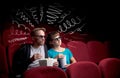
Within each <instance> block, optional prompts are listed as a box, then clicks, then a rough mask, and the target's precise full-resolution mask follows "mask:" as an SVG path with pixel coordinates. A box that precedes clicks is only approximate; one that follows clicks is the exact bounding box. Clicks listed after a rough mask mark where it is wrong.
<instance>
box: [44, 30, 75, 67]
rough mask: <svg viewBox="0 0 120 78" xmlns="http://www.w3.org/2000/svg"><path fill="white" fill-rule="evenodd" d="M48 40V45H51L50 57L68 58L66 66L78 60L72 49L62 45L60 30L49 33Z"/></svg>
mask: <svg viewBox="0 0 120 78" xmlns="http://www.w3.org/2000/svg"><path fill="white" fill-rule="evenodd" d="M46 41H47V42H48V43H49V44H48V45H49V47H50V49H49V50H48V57H50V58H56V59H61V58H63V59H66V61H65V62H66V64H65V66H64V67H65V68H66V67H68V66H69V65H70V64H72V63H75V62H76V60H75V58H74V57H73V54H72V52H71V51H70V49H68V48H63V47H61V44H62V41H61V37H60V33H59V32H57V31H54V32H51V33H49V34H48V37H47V40H46Z"/></svg>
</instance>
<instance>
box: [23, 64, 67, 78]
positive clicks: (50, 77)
mask: <svg viewBox="0 0 120 78" xmlns="http://www.w3.org/2000/svg"><path fill="white" fill-rule="evenodd" d="M23 76H24V78H67V75H66V73H65V72H64V71H63V70H62V69H60V68H58V67H49V66H43V67H36V68H32V69H30V70H27V71H25V73H24V75H23Z"/></svg>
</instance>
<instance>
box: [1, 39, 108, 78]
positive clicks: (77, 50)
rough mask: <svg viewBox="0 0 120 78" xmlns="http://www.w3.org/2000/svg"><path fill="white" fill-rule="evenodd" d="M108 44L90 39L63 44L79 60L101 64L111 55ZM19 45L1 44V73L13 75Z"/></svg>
mask: <svg viewBox="0 0 120 78" xmlns="http://www.w3.org/2000/svg"><path fill="white" fill-rule="evenodd" d="M106 45H108V43H107V44H106V43H105V44H103V43H102V42H99V41H89V42H87V43H84V42H82V41H70V42H68V43H67V44H64V43H63V44H62V46H64V47H68V48H69V49H70V50H71V51H72V53H73V56H74V57H75V58H76V60H77V61H78V62H79V61H92V62H94V63H96V64H99V62H100V61H101V60H102V59H105V58H108V57H110V54H109V50H108V46H106ZM19 46H20V44H17V43H16V44H12V45H10V46H8V47H7V49H6V48H5V47H3V46H0V51H1V52H0V64H1V65H0V73H5V74H7V75H9V76H11V75H12V73H13V71H12V60H13V55H14V53H15V51H16V50H17V49H18V48H19ZM2 75H3V74H2ZM7 75H6V76H7ZM0 78H1V77H0ZM4 78H5V77H4Z"/></svg>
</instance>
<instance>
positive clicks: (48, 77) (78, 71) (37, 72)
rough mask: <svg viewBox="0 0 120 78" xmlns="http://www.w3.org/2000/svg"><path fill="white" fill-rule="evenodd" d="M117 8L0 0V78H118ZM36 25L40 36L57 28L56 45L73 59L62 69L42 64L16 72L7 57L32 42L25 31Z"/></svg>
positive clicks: (63, 0)
mask: <svg viewBox="0 0 120 78" xmlns="http://www.w3.org/2000/svg"><path fill="white" fill-rule="evenodd" d="M110 3H112V2H110ZM112 4H114V3H112ZM117 9H118V8H117V7H116V6H113V5H111V4H108V3H107V2H94V3H93V2H90V1H83V0H80V1H75V0H9V1H7V0H1V1H0V78H120V46H119V44H120V38H119V33H120V30H119V26H118V25H117V22H118V20H117V19H119V18H118V10H117ZM39 27H44V28H46V33H45V35H47V34H49V33H50V32H52V31H59V32H60V36H61V40H62V44H61V46H62V47H64V48H69V49H70V50H71V52H72V54H73V56H74V57H75V59H76V61H77V62H76V63H73V64H70V65H69V66H68V67H66V68H65V69H66V70H62V69H61V68H59V67H54V66H47V65H46V66H39V67H35V68H32V69H30V70H26V71H25V72H24V73H23V74H22V75H20V76H19V75H16V74H15V72H14V70H13V69H12V67H13V56H14V54H15V52H16V51H17V50H18V49H19V47H20V46H21V45H22V44H32V43H33V42H32V38H31V35H30V33H31V31H32V30H33V29H34V28H39Z"/></svg>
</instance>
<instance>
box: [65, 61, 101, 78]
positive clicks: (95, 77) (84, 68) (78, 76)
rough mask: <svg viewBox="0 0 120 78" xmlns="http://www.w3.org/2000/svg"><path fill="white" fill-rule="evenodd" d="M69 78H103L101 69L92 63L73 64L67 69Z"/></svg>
mask: <svg viewBox="0 0 120 78" xmlns="http://www.w3.org/2000/svg"><path fill="white" fill-rule="evenodd" d="M66 73H67V76H68V78H101V72H100V69H99V67H98V66H97V65H96V64H95V63H94V62H90V61H81V62H77V63H73V64H71V65H70V66H69V67H67V69H66Z"/></svg>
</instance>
